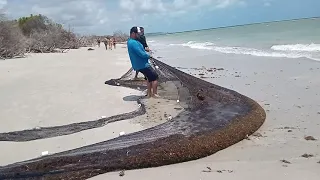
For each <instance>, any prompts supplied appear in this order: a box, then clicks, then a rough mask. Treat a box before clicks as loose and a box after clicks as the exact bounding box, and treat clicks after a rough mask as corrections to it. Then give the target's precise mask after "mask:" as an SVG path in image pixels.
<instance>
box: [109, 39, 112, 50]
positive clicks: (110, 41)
mask: <svg viewBox="0 0 320 180" xmlns="http://www.w3.org/2000/svg"><path fill="white" fill-rule="evenodd" d="M112 46H113V41H112V37H111V38H109V49H110V50H112Z"/></svg>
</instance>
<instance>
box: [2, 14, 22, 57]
mask: <svg viewBox="0 0 320 180" xmlns="http://www.w3.org/2000/svg"><path fill="white" fill-rule="evenodd" d="M25 47H26V43H25V37H24V36H23V34H22V32H21V30H20V28H19V26H18V24H17V23H16V21H9V20H7V19H6V18H5V16H4V15H3V14H2V15H0V59H7V58H13V57H16V56H23V55H24V52H25Z"/></svg>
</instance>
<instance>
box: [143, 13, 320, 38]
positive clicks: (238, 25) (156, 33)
mask: <svg viewBox="0 0 320 180" xmlns="http://www.w3.org/2000/svg"><path fill="white" fill-rule="evenodd" d="M315 18H320V16H313V17H302V18H294V19H283V20H275V21H263V22H253V23H247V24H237V25H231V26H218V27H212V28H205V29H193V30H186V31H176V32H152V33H146V35H155V36H157V35H159V36H160V35H164V34H179V33H187V32H196V31H205V30H213V29H225V28H232V27H241V26H249V25H257V24H266V23H276V22H285V21H295V20H304V19H315Z"/></svg>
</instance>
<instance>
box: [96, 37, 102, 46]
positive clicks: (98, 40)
mask: <svg viewBox="0 0 320 180" xmlns="http://www.w3.org/2000/svg"><path fill="white" fill-rule="evenodd" d="M97 43H98V47H100V43H101V41H100V38H98V39H97Z"/></svg>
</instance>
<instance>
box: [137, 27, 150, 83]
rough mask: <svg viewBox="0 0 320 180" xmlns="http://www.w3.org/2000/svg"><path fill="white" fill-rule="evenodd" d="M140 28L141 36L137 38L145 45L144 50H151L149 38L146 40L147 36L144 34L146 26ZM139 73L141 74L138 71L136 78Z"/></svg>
mask: <svg viewBox="0 0 320 180" xmlns="http://www.w3.org/2000/svg"><path fill="white" fill-rule="evenodd" d="M139 29H140V33H139V34H140V36H139V38H138V39H137V40H138V41H139V42H140V43H141V44H142V46H143V48H144V50H145V51H147V52H150V49H149V46H148V44H147V40H146V37H145V36H144V28H143V27H139ZM138 74H139V71H136V75H135V78H138Z"/></svg>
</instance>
